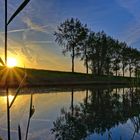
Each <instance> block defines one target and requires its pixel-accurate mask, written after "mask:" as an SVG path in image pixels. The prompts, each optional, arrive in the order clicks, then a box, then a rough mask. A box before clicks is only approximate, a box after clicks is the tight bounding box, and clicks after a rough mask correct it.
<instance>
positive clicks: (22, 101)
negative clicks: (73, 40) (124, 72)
mask: <svg viewBox="0 0 140 140" xmlns="http://www.w3.org/2000/svg"><path fill="white" fill-rule="evenodd" d="M10 98H12V93H11V95H10ZM29 103H30V93H29V94H27V92H26V94H23V93H22V94H21V95H19V96H18V97H17V99H16V101H15V103H14V105H13V107H12V109H11V135H12V139H14V140H17V139H18V135H17V127H18V124H20V125H21V131H22V137H23V138H24V136H25V132H26V127H27V120H28V114H29ZM33 105H34V107H35V113H34V115H33V117H32V118H31V123H30V128H29V137H28V138H29V140H45V139H47V140H53V139H55V136H57V138H60V139H64V140H65V139H67V140H69V139H70V140H80V139H83V138H86V139H89V140H92V139H101V140H107V139H109V138H110V139H113V140H117V139H122V140H123V139H125V140H129V139H135V140H137V139H140V135H139V130H140V115H139V113H140V90H139V88H137V89H136V88H119V89H118V88H115V89H104V90H102V89H90V90H88V92H87V91H86V90H84V91H76V90H68V91H66V90H65V92H64V91H57V92H56V91H52V92H49V93H44V91H42V93H36V94H34V95H33ZM0 111H1V113H0V136H1V137H2V138H3V139H4V140H5V139H6V137H7V134H6V101H5V96H4V95H3V94H2V95H1V96H0ZM53 122H54V123H53ZM54 124H55V125H54ZM52 132H53V134H52Z"/></svg>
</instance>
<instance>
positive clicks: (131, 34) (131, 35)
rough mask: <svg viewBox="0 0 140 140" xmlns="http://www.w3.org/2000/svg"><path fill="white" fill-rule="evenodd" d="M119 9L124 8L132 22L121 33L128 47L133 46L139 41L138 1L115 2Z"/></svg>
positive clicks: (139, 18) (139, 17) (118, 0)
mask: <svg viewBox="0 0 140 140" xmlns="http://www.w3.org/2000/svg"><path fill="white" fill-rule="evenodd" d="M116 1H117V2H118V4H119V5H120V7H122V8H125V9H126V10H127V12H128V13H129V14H130V15H131V16H132V20H131V21H130V22H129V23H128V25H126V28H125V29H124V31H123V33H122V34H123V36H124V38H125V41H126V42H127V43H128V44H129V45H133V44H134V43H136V42H137V41H139V40H140V15H139V0H133V1H129V0H116Z"/></svg>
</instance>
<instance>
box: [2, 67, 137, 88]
mask: <svg viewBox="0 0 140 140" xmlns="http://www.w3.org/2000/svg"><path fill="white" fill-rule="evenodd" d="M25 72H26V73H27V78H26V82H25V85H28V86H36V85H38V86H46V85H49V86H51V85H80V84H82V85H85V84H131V85H132V84H135V83H136V79H135V78H129V77H120V76H117V77H116V76H93V75H92V74H88V75H87V74H84V73H76V72H75V73H71V72H63V71H50V70H39V69H28V68H26V69H23V68H13V69H9V72H8V70H7V71H6V70H4V68H3V67H0V85H3V84H4V82H5V73H7V74H8V73H9V74H8V83H9V84H10V85H17V84H18V83H19V82H20V81H21V80H22V78H23V77H24V73H25ZM137 80H138V79H137Z"/></svg>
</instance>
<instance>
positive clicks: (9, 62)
mask: <svg viewBox="0 0 140 140" xmlns="http://www.w3.org/2000/svg"><path fill="white" fill-rule="evenodd" d="M7 66H8V67H10V68H13V67H15V66H17V60H16V59H15V58H8V60H7Z"/></svg>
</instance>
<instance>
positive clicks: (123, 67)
mask: <svg viewBox="0 0 140 140" xmlns="http://www.w3.org/2000/svg"><path fill="white" fill-rule="evenodd" d="M123 77H124V65H123Z"/></svg>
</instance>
